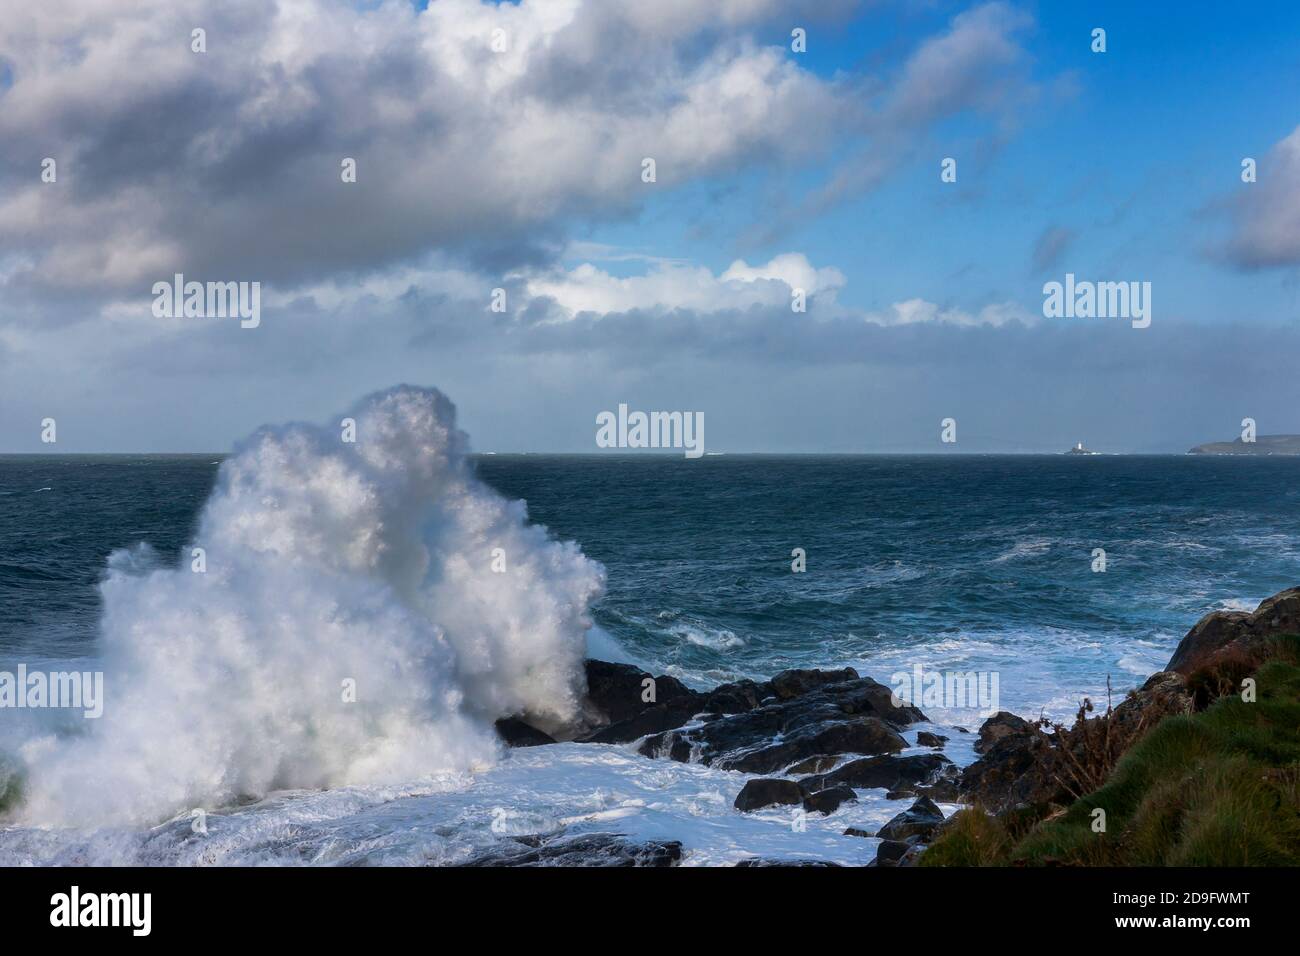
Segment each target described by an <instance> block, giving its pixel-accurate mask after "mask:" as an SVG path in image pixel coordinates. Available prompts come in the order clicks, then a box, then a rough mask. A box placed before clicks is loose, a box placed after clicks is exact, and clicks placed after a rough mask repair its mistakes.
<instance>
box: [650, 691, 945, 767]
mask: <svg viewBox="0 0 1300 956" xmlns="http://www.w3.org/2000/svg"><path fill="white" fill-rule="evenodd" d="M814 673H817V672H811V671H785V672H783V673H782V674H778V675H777V676H776V677H775V678H773V679H772V683H773V684H774V685H775V686H777V687H779V688H781V691H780V692H781V693H784V694H790V693H792V692H793V691H794V690H796V689H798V688H811V689H809V690H806V691H805V692H804V693H803V694H801V695H799V696H794V697H786V698H784V699H777V700H774V701H773V702H771V703H765V704H762V705H761V706H759V707H756V708H754V709H752V710H749V711H745V712H743V713H736V714H729V715H726V716H722V717H718V718H717V719H713V720H708V721H705V722H704V723H702V724H701V725H700V726H697V727H689V728H684V729H683V728H679V729H676V730H669V731H666V732H664V733H662V734H656V735H653V736H651V737H649V738H647V739H646V740H645V741H644V742H643V743H642V746H641V749H640V752H641V753H642V754H645V755H646V756H657V755H660V754H664V753H668V754H674V753H690V754H691V755H692V759H697V760H699V761H700V762H701V763H704V764H709V765H713V766H717V767H719V768H721V769H727V770H742V771H745V772H748V773H773V772H775V771H778V770H781V769H782V768H784V767H787V766H789V765H791V764H794V763H797V762H800V761H803V760H805V759H807V758H810V757H817V756H835V755H839V754H844V753H859V754H862V753H868V754H878V753H892V752H897V751H898V750H901V749H902V748H903V747H905V746H906V741H904V740H903V739H902V737H901V736H900V735H899V734H898V733H897V728H899V727H906V726H908V725H909V724H912V723H914V722H916V721H918V720H924V719H925V715H924V714H922V713H921V711H919V710H917V709H916V708H915V707H911V706H909V705H901V706H897V707H896V706H894V704H893V702H892V699H891V692H890V690H889V688H888V687H886V686H885V685H883V684H880V683H878V682H876V681H874V680H871V679H870V678H863V677H857V676H853V675H854V672H853V671H851V670H846V671H838V672H834V671H832V672H825V673H829V674H831V675H832V677H844V676H846V675H848V676H847V677H846V679H844V680H834V679H826V680H822V681H821V682H818V680H817V679H816V678H813V677H811V676H810V675H811V674H814ZM791 675H794V676H791ZM760 686H761V685H760ZM677 738H680V739H683V740H685V741H686V742H687V744H688V746H687V747H686V748H682V747H680V746H676V745H675V741H676V739H677Z"/></svg>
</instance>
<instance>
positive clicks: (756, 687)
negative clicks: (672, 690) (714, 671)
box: [701, 680, 772, 714]
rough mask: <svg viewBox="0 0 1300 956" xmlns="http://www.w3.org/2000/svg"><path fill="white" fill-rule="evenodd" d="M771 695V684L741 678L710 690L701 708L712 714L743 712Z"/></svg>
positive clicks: (756, 705)
mask: <svg viewBox="0 0 1300 956" xmlns="http://www.w3.org/2000/svg"><path fill="white" fill-rule="evenodd" d="M771 696H772V688H771V686H770V685H768V684H756V683H754V682H753V681H752V680H741V681H736V682H735V683H733V684H722V685H720V686H718V687H715V688H714V689H713V690H711V691H709V693H708V694H706V695H705V696H704V703H703V706H702V707H701V710H703V711H707V712H709V713H712V714H743V713H744V712H745V711H747V710H753V709H754V708H755V707H758V706H759V705H760V704H762V702H763V700H764V699H765V698H767V697H771Z"/></svg>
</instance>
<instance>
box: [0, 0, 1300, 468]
mask: <svg viewBox="0 0 1300 956" xmlns="http://www.w3.org/2000/svg"><path fill="white" fill-rule="evenodd" d="M69 2H70V3H71V4H72V6H71V8H70V10H71V13H70V15H68V16H66V17H61V18H59V19H57V20H56V19H53V18H51V17H49V16H48V15H47V14H44V13H43V12H41V11H40V10H37V9H35V8H31V7H29V5H27V4H24V3H22V2H20V0H0V14H3V16H0V22H3V23H4V28H3V29H0V78H3V86H0V452H9V451H51V450H55V451H66V452H77V451H187V450H217V451H219V450H224V449H227V448H229V447H231V445H232V444H233V443H235V442H237V441H238V440H239V439H240V438H241V437H242V436H244V435H247V434H248V433H249V432H251V431H252V430H254V429H255V428H257V427H258V426H260V425H262V424H265V423H272V422H281V421H285V420H290V419H310V420H316V421H321V420H326V419H328V418H329V417H330V416H331V415H333V414H335V413H336V412H337V410H338V409H342V408H347V407H350V406H352V405H353V403H354V402H355V400H356V399H357V398H358V397H359V396H361V395H363V394H365V393H367V392H370V391H374V390H378V389H382V388H385V387H388V386H391V385H393V384H395V383H397V382H401V381H409V382H414V383H417V384H422V385H433V386H436V387H439V388H441V389H443V390H444V391H445V392H446V393H447V394H448V395H449V396H450V397H451V398H452V399H453V401H455V402H456V404H457V406H458V407H459V409H460V412H461V418H462V421H463V423H464V425H465V427H466V428H467V430H468V431H469V432H470V434H471V436H472V439H473V443H474V446H475V447H477V448H480V449H484V450H496V451H565V452H592V451H596V450H597V449H596V446H595V441H594V439H595V424H594V423H595V418H596V415H597V414H599V413H600V412H601V411H605V410H609V409H612V408H615V407H617V405H618V404H620V403H624V402H626V403H628V404H630V405H632V406H633V407H640V408H645V409H648V410H655V409H658V410H684V411H700V412H703V413H705V415H706V418H707V421H708V434H709V439H708V442H709V446H710V448H711V450H725V451H770V452H783V451H798V452H819V451H845V452H852V451H891V452H892V451H900V452H903V451H923V452H924V451H935V452H953V451H957V452H965V451H969V452H990V451H1006V452H1042V451H1055V450H1060V449H1061V448H1063V447H1067V446H1069V445H1071V444H1073V443H1074V442H1075V441H1078V440H1087V441H1088V442H1089V444H1091V445H1095V446H1097V447H1099V448H1101V449H1102V450H1107V451H1116V452H1181V451H1184V450H1186V448H1187V447H1188V446H1189V445H1191V444H1196V443H1199V442H1202V441H1207V440H1212V439H1228V438H1232V437H1234V436H1235V435H1236V433H1237V431H1238V430H1239V427H1240V426H1239V423H1240V421H1241V419H1242V418H1243V417H1245V416H1250V417H1254V418H1255V419H1256V420H1257V422H1258V425H1259V430H1260V431H1261V432H1262V433H1265V434H1269V433H1278V432H1300V376H1295V375H1294V374H1289V371H1290V370H1289V369H1288V367H1287V366H1286V358H1285V357H1286V356H1292V355H1295V354H1300V281H1297V280H1298V278H1300V109H1297V107H1296V105H1295V104H1296V102H1297V98H1296V96H1295V95H1294V91H1295V90H1296V89H1298V88H1300V82H1298V81H1300V43H1297V39H1300V11H1297V9H1296V8H1295V6H1294V5H1292V4H1284V3H1270V4H1255V5H1251V6H1250V7H1249V8H1248V9H1247V8H1244V7H1243V8H1241V9H1240V10H1237V9H1230V10H1228V11H1227V12H1223V10H1222V8H1220V10H1217V11H1216V10H1214V9H1212V8H1211V5H1209V4H1193V5H1176V6H1175V5H1169V4H1131V3H1089V4H1078V3H1021V2H1015V0H992V2H931V3H916V2H903V0H872V2H855V0H720V2H719V3H717V4H712V5H702V4H699V3H695V2H691V0H659V2H657V3H655V4H646V3H644V2H641V0H603V2H593V0H549V2H546V3H541V2H529V0H521V2H519V3H503V4H496V3H492V2H485V0H436V2H434V3H431V4H427V5H426V4H417V5H412V4H410V3H406V2H403V0H387V2H383V3H367V4H356V3H349V2H346V0H303V2H300V3H295V4H288V3H275V2H264V0H230V2H228V3H223V4H216V3H215V2H213V0H180V2H170V0H140V2H139V3H138V4H133V5H132V6H131V7H129V8H123V7H122V6H121V5H120V4H118V3H115V2H112V0H69ZM198 23H201V24H204V29H205V30H206V48H205V49H204V50H203V51H201V52H196V51H195V50H194V49H192V30H193V28H194V25H195V24H198ZM795 27H802V28H804V29H806V30H807V36H808V48H807V52H805V53H795V52H793V51H792V50H791V49H790V31H791V30H792V29H793V28H795ZM1096 27H1101V28H1103V29H1105V30H1106V40H1107V50H1106V52H1105V53H1094V52H1092V50H1091V48H1090V47H1091V42H1092V37H1091V33H1092V30H1093V29H1094V28H1096ZM498 32H499V33H500V35H501V37H503V38H504V39H505V41H506V42H505V43H504V45H503V46H501V48H500V49H498V48H496V47H494V46H493V44H494V43H495V42H496V41H495V40H494V37H495V36H496V35H497V33H498ZM647 156H650V157H653V158H654V159H655V160H656V163H657V174H658V175H657V181H656V182H654V183H644V182H642V181H641V178H640V171H641V164H642V160H643V159H644V158H645V157H647ZM345 157H348V158H352V159H354V160H355V161H356V163H357V169H358V170H359V174H358V177H357V179H356V181H355V182H352V183H348V182H347V181H345V180H344V179H343V178H342V177H341V176H340V174H339V169H340V164H341V162H342V161H343V159H344V158H345ZM945 157H952V158H955V159H956V160H957V181H956V182H955V183H945V182H941V180H940V176H939V171H940V162H941V160H943V159H944V158H945ZM1243 157H1253V158H1254V159H1255V160H1257V162H1258V182H1256V183H1251V184H1247V183H1243V182H1242V181H1241V175H1240V174H1241V165H1240V164H1241V161H1242V159H1243ZM48 159H54V160H57V168H58V176H57V180H55V181H46V180H45V179H44V178H43V177H42V169H43V164H44V163H45V161H46V160H48ZM1067 272H1068V273H1073V274H1075V275H1076V276H1077V277H1079V278H1080V279H1081V280H1090V281H1099V282H1120V281H1123V282H1139V283H1150V288H1151V290H1152V291H1151V296H1152V299H1151V307H1152V318H1153V321H1152V325H1151V327H1150V328H1148V329H1141V330H1139V329H1133V328H1130V327H1129V325H1128V322H1127V321H1126V320H1124V319H1118V320H1117V319H1094V320H1080V319H1070V320H1066V319H1053V318H1047V317H1045V316H1044V314H1043V291H1042V290H1043V285H1044V283H1045V282H1048V281H1053V280H1055V281H1059V280H1061V279H1063V277H1064V276H1065V274H1066V273H1067ZM176 273H183V274H184V275H185V276H186V277H187V278H188V279H190V280H197V281H200V282H246V283H252V282H257V283H260V289H261V295H262V297H261V318H260V322H259V324H258V326H257V327H256V328H255V329H246V328H241V326H240V324H239V323H238V322H231V321H227V320H223V319H221V318H214V317H209V316H195V317H160V316H159V315H157V314H156V313H155V311H154V310H153V309H152V308H151V306H152V303H153V295H152V289H153V287H154V286H155V284H156V283H157V282H159V281H170V280H171V278H172V276H173V275H174V274H176ZM495 289H502V290H504V291H505V292H506V293H507V296H506V298H507V300H508V301H507V303H506V304H505V305H504V311H502V312H494V311H493V310H492V307H491V304H490V303H491V302H492V299H493V290H495ZM796 289H802V290H803V291H804V292H805V293H806V294H807V299H808V310H807V312H806V313H794V312H792V310H791V308H790V303H791V301H792V296H793V295H794V294H795V290H796ZM948 416H953V417H956V418H957V419H958V420H959V422H961V423H963V427H962V428H961V429H960V431H959V434H960V435H961V436H963V437H962V438H961V439H959V442H958V445H957V446H956V447H955V448H953V447H948V446H940V445H939V444H938V433H939V428H938V423H939V421H940V419H942V418H944V417H948ZM46 418H55V419H56V420H57V421H58V426H59V427H58V432H59V440H58V444H57V448H53V449H52V448H50V447H48V446H47V444H46V443H43V442H42V441H41V439H40V435H41V429H40V427H39V423H40V422H41V421H43V420H44V419H46Z"/></svg>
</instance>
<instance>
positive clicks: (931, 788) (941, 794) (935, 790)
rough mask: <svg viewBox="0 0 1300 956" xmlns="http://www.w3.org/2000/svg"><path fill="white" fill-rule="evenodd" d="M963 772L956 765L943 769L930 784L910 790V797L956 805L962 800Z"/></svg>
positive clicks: (920, 785)
mask: <svg viewBox="0 0 1300 956" xmlns="http://www.w3.org/2000/svg"><path fill="white" fill-rule="evenodd" d="M960 782H961V771H960V770H958V769H957V766H956V765H955V764H953V765H951V766H948V767H944V768H943V769H941V770H940V771H939V772H938V773H937V774H936V775H935V776H934V778H933V779H931V781H930V782H929V783H925V784H918V785H917V786H915V787H912V788H910V789H911V791H912V793H911V794H909V796H918V797H929V798H930V799H931V800H937V801H939V802H940V803H956V802H957V801H958V800H960V799H961V789H960V786H959V784H960Z"/></svg>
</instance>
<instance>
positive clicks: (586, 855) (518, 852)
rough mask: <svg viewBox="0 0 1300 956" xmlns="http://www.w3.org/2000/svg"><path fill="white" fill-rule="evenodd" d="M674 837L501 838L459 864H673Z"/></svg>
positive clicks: (678, 850) (678, 851)
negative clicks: (658, 838) (632, 838)
mask: <svg viewBox="0 0 1300 956" xmlns="http://www.w3.org/2000/svg"><path fill="white" fill-rule="evenodd" d="M681 858H682V844H681V843H680V841H677V840H651V841H648V842H644V843H637V842H634V841H632V840H629V839H627V837H625V836H623V835H622V834H619V833H583V834H577V835H568V834H563V833H561V834H553V835H545V836H517V837H511V838H509V839H507V840H503V841H501V843H499V844H498V845H496V846H494V847H492V848H491V849H490V850H488V851H487V852H485V853H482V854H481V855H479V856H476V857H474V858H472V859H470V860H467V861H465V862H464V863H462V864H460V865H461V866H566V867H568V866H618V867H632V866H654V867H662V866H676V865H677V863H679V862H680V861H681Z"/></svg>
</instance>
